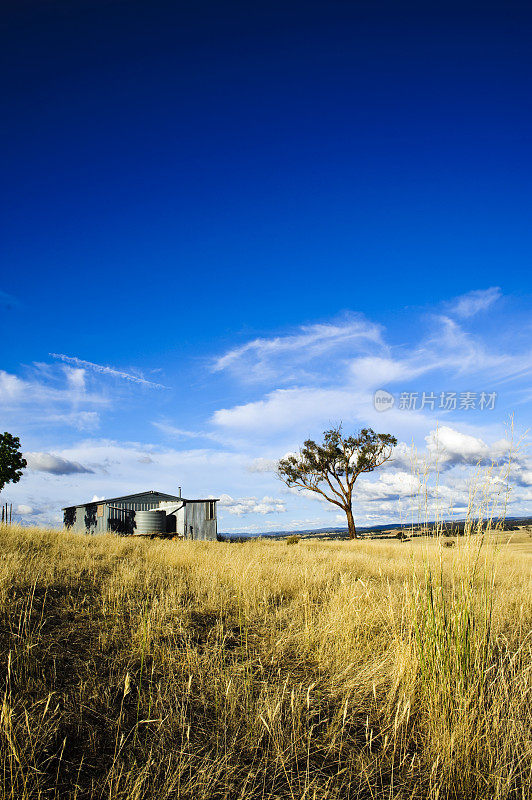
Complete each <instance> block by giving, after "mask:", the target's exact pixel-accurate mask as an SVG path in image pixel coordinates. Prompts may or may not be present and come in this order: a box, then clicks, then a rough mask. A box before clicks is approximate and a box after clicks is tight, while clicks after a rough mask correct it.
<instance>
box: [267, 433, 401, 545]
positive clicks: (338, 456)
mask: <svg viewBox="0 0 532 800" xmlns="http://www.w3.org/2000/svg"><path fill="white" fill-rule="evenodd" d="M396 444H397V439H396V438H395V436H391V435H390V434H389V433H375V431H373V430H372V429H371V428H363V429H362V430H361V431H360V433H358V434H356V435H354V436H344V435H343V434H342V426H341V425H338V427H336V428H332V429H331V430H329V431H325V433H324V434H323V443H322V444H317V443H316V442H314V441H313V440H312V439H307V441H306V442H305V443H304V445H303V447H302V448H301V450H300V451H299V454H298V455H290V456H287V457H286V458H282V459H281V460H280V461H279V462H278V464H277V475H278V476H279V478H280V479H281V480H282V481H283V482H284V483H286V485H287V486H289V487H293V486H297V487H299V488H300V489H308V490H310V491H311V492H316V493H317V494H319V495H321V496H322V497H324V498H325V499H326V500H328V501H329V503H334V505H335V506H338V507H339V508H341V509H343V510H344V511H345V514H346V517H347V528H348V531H349V538H350V539H356V538H357V531H356V526H355V520H354V517H353V488H354V485H355V481H356V479H357V478H358V476H359V475H361V474H362V473H363V472H373V470H375V469H377V467H380V466H381V465H382V464H384V462H385V461H388V460H389V459H390V457H391V455H392V451H393V448H394V447H395V445H396Z"/></svg>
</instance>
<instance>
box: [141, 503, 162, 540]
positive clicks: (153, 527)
mask: <svg viewBox="0 0 532 800" xmlns="http://www.w3.org/2000/svg"><path fill="white" fill-rule="evenodd" d="M133 532H134V534H135V535H136V536H147V535H149V534H150V533H155V534H157V533H166V511H160V510H158V509H155V510H153V511H136V512H135V528H134V530H133Z"/></svg>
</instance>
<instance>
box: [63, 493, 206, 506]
mask: <svg viewBox="0 0 532 800" xmlns="http://www.w3.org/2000/svg"><path fill="white" fill-rule="evenodd" d="M147 494H153V495H156V496H157V497H160V498H162V499H165V500H181V501H182V502H184V503H206V502H207V501H208V500H212V501H213V502H214V503H217V502H218V500H219V499H220V498H219V497H200V498H195V499H191V498H188V497H178V496H177V495H175V494H166V492H157V491H156V490H155V489H149V490H147V491H146V492H137V493H136V494H123V495H121V496H120V497H108V498H106V499H105V500H89V501H88V502H87V503H75V504H74V505H72V506H63V508H62V509H61V511H65V510H66V509H67V508H83V507H84V506H91V505H93V504H96V505H100V504H102V503H104V504H105V503H117V502H120V501H122V500H134V499H135V498H136V497H145V496H146V495H147Z"/></svg>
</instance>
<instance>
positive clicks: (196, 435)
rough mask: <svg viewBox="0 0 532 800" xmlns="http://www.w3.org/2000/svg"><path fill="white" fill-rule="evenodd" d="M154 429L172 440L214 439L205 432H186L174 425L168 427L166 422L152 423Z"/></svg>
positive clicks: (210, 434) (212, 435)
mask: <svg viewBox="0 0 532 800" xmlns="http://www.w3.org/2000/svg"><path fill="white" fill-rule="evenodd" d="M151 424H152V425H153V427H154V428H157V430H159V431H161V433H164V434H165V435H166V436H170V437H171V438H172V439H214V438H215V436H214V434H212V433H207V432H206V431H188V430H186V429H185V428H177V427H176V426H175V425H170V424H169V423H167V422H152V423H151Z"/></svg>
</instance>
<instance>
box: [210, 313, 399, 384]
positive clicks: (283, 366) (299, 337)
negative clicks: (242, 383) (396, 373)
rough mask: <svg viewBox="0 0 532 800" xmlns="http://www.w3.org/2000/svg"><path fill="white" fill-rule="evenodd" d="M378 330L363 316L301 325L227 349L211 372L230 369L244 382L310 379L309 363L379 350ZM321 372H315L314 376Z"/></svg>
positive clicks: (377, 327)
mask: <svg viewBox="0 0 532 800" xmlns="http://www.w3.org/2000/svg"><path fill="white" fill-rule="evenodd" d="M382 347H383V342H382V338H381V327H380V325H377V324H375V323H371V322H369V321H368V320H366V319H364V318H363V317H358V316H356V317H355V316H349V317H348V318H346V319H345V320H342V321H340V322H327V323H319V324H316V325H303V326H301V327H300V328H299V329H298V330H297V331H296V332H295V333H293V334H288V335H285V336H274V337H271V338H258V339H253V340H252V341H251V342H247V343H246V344H244V345H241V346H240V347H235V348H233V349H232V350H228V351H227V352H226V353H224V355H222V356H220V357H218V358H217V359H216V360H215V362H214V364H213V366H212V369H213V371H214V372H221V371H223V370H229V371H231V372H234V373H236V374H237V375H238V376H239V377H240V378H242V379H244V380H246V381H257V382H259V381H265V380H272V379H275V380H276V381H286V380H294V379H296V378H301V377H303V376H304V377H306V378H310V377H312V373H309V372H308V371H307V365H308V364H310V363H311V362H317V361H321V362H322V369H323V368H324V367H325V364H324V363H323V361H324V359H325V358H326V357H330V355H331V354H332V353H336V354H338V353H340V352H343V353H345V354H349V355H351V356H354V355H356V354H362V353H368V352H370V351H371V352H372V351H374V350H375V349H377V350H379V351H380V350H381V349H382ZM319 372H320V370H314V375H316V374H318V373H319Z"/></svg>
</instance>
